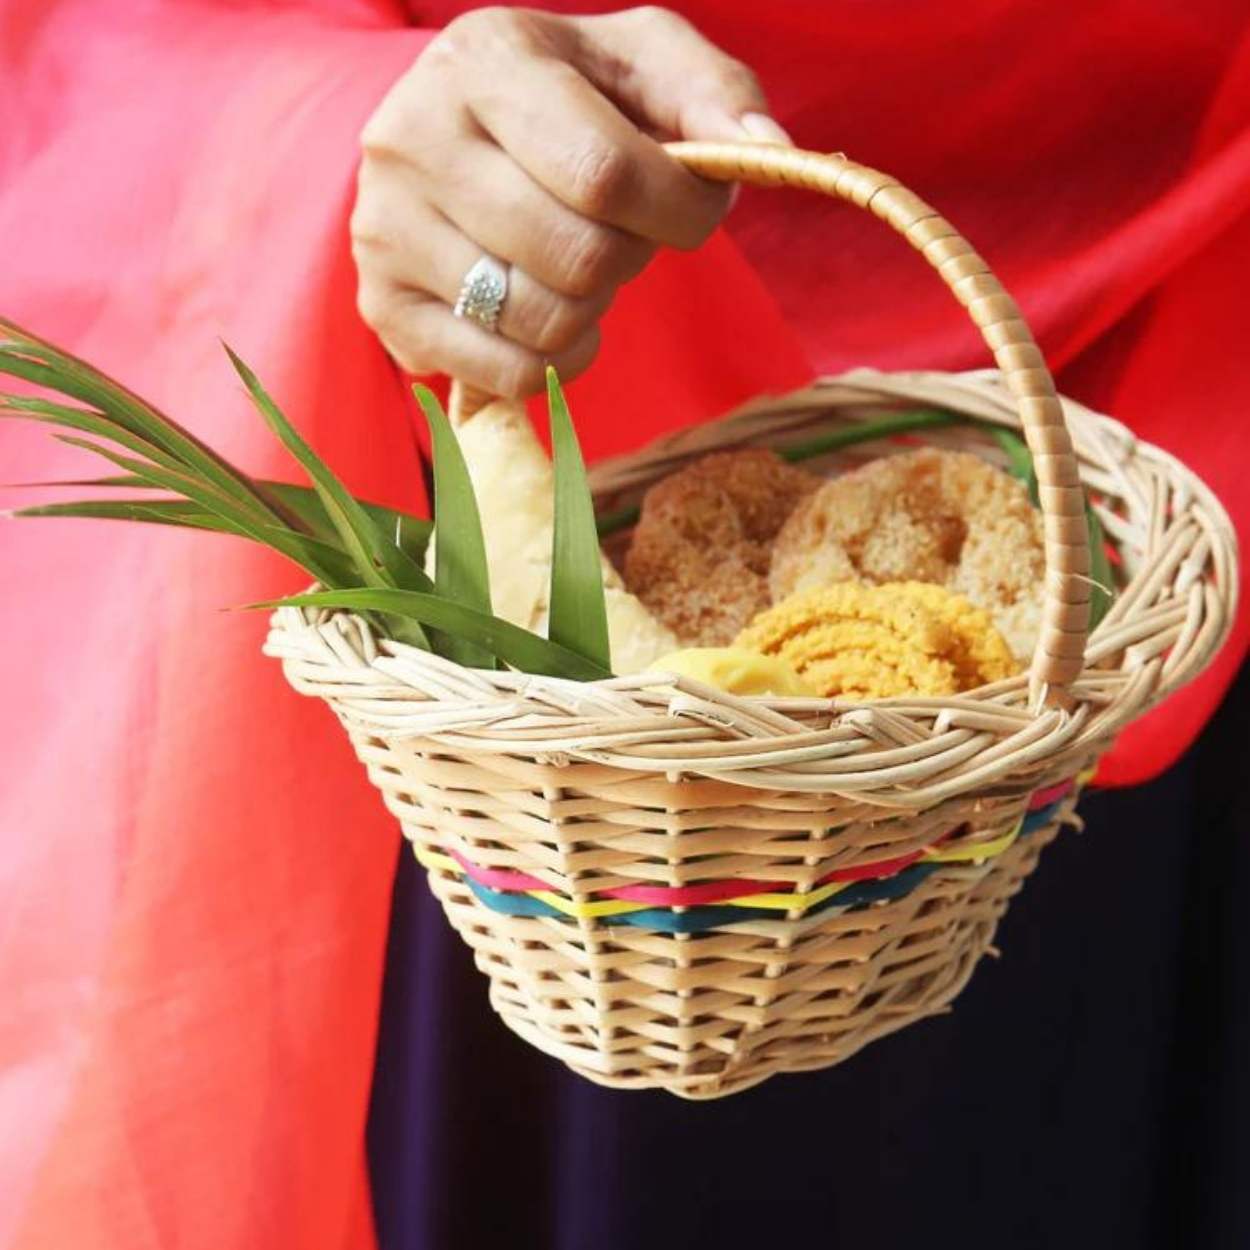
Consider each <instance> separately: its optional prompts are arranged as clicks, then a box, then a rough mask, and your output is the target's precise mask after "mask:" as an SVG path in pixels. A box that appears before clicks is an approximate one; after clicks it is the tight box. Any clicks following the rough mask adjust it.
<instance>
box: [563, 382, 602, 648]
mask: <svg viewBox="0 0 1250 1250" xmlns="http://www.w3.org/2000/svg"><path fill="white" fill-rule="evenodd" d="M547 403H548V406H549V408H550V412H551V450H552V460H553V464H554V472H555V506H554V527H553V532H552V550H551V595H550V600H549V608H548V626H547V635H548V637H549V638H550V639H551V640H552V641H553V642H556V643H558V644H559V645H560V646H562V647H566V648H567V649H568V650H570V651H575V652H577V654H578V655H582V656H585V657H586V659H588V660H589V661H590V662H591V663H593V664H595V665H596V666H598V667H600V668H603V669H610V668H611V666H612V660H611V651H610V647H609V643H608V610H607V602H606V600H605V598H604V593H603V562H602V555H601V553H600V551H599V533H598V530H597V529H596V528H595V510H594V503H593V502H592V500H591V497H590V485H589V483H588V482H587V480H586V466H585V463H584V462H583V460H582V452H581V448H580V447H579V446H578V443H577V435H576V434H575V433H574V432H573V422H572V419H571V418H570V417H569V409H568V404H567V403H565V400H564V392H563V391H562V390H561V389H560V380H559V378H558V377H557V376H556V371H555V370H554V369H552V368H550V367H548V369H547Z"/></svg>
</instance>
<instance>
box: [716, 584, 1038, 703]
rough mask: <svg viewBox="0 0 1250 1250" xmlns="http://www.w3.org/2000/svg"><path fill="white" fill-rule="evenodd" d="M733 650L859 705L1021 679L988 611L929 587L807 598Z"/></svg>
mask: <svg viewBox="0 0 1250 1250" xmlns="http://www.w3.org/2000/svg"><path fill="white" fill-rule="evenodd" d="M734 645H735V647H740V648H745V649H746V650H748V651H759V652H761V653H762V654H764V655H769V656H775V657H777V658H778V659H781V660H784V661H786V662H788V663H789V664H790V665H792V666H793V668H794V669H795V670H796V671H797V672H798V673H799V675H800V676H801V677H802V678H803V680H804V681H805V682H806V683H807V684H808V685H809V686H812V687H814V688H815V689H816V690H817V691H818V693H820V694H823V695H829V696H840V697H844V698H850V699H884V698H890V697H894V696H899V695H908V694H922V695H945V694H955V693H958V692H959V691H961V690H971V689H973V688H974V687H976V686H981V685H984V684H986V683H987V682H991V681H998V680H1001V679H1002V678H1004V677H1010V676H1012V675H1013V674H1014V673H1016V672H1018V671H1019V664H1018V663H1017V661H1016V660H1015V658H1014V656H1013V655H1012V654H1011V650H1010V648H1009V647H1008V646H1007V644H1006V643H1005V642H1004V641H1003V638H1002V635H1001V634H999V632H998V631H997V630H996V629H995V628H994V624H993V622H992V621H991V620H990V617H989V614H988V613H986V612H985V611H983V610H982V609H980V608H976V607H974V606H973V605H972V604H971V603H969V602H968V600H967V599H965V598H963V596H962V595H957V594H954V593H953V592H952V591H949V590H947V589H946V588H945V587H942V586H934V585H930V584H927V583H924V582H887V583H885V584H884V585H881V586H864V585H862V584H859V583H855V582H842V583H839V584H838V585H835V586H828V587H825V588H823V589H817V590H809V591H801V592H800V593H798V594H796V595H791V596H790V597H789V598H788V599H785V600H783V601H782V602H781V603H779V604H776V605H775V606H774V607H772V608H769V609H768V610H767V611H765V612H762V613H760V615H759V616H757V617H756V618H755V619H754V620H753V621H752V622H751V624H750V625H748V626H747V628H746V629H744V630H743V631H742V633H741V634H739V635H738V638H737V640H736V641H735V643H734Z"/></svg>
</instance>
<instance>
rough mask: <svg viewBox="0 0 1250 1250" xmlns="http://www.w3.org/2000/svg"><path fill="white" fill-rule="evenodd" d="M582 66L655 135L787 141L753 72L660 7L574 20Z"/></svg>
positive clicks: (598, 85)
mask: <svg viewBox="0 0 1250 1250" xmlns="http://www.w3.org/2000/svg"><path fill="white" fill-rule="evenodd" d="M574 24H575V26H576V28H577V33H578V41H577V42H578V62H579V68H580V69H581V70H582V72H583V73H584V74H585V75H586V76H587V77H588V78H589V79H590V80H591V81H592V82H594V84H595V85H596V86H597V87H598V88H599V89H600V90H601V91H602V92H604V94H605V95H608V96H609V97H610V98H611V99H612V100H613V101H614V103H616V104H617V105H618V106H619V107H620V108H621V109H622V110H623V111H624V112H626V113H627V114H629V116H630V117H631V118H632V119H633V120H634V121H635V122H636V123H638V124H639V125H640V126H641V127H642V128H643V129H646V130H649V131H652V132H659V134H660V136H661V137H665V138H676V139H708V140H725V141H731V142H733V141H738V142H741V141H743V140H746V141H749V142H750V141H753V142H764V143H784V144H791V142H792V141H791V139H790V136H789V135H788V134H786V132H785V130H784V129H782V127H781V126H780V125H779V124H778V123H777V122H776V121H775V120H774V119H773V118H772V116H771V115H770V114H769V111H768V101H767V100H766V99H765V97H764V92H763V89H762V88H761V87H760V84H759V80H758V79H757V78H756V77H755V75H754V73H752V72H751V70H750V69H749V68H748V67H747V66H746V65H744V64H743V63H742V62H741V61H738V60H735V59H734V58H733V57H731V56H730V55H729V54H728V53H726V52H722V51H721V50H720V49H719V48H718V47H717V46H716V45H715V44H713V43H711V42H710V41H709V40H707V39H705V38H704V37H703V36H702V35H701V34H700V33H699V32H698V31H697V30H696V29H695V28H694V27H693V26H692V25H691V24H690V23H689V22H688V21H686V19H685V18H683V17H680V16H678V15H677V14H676V13H672V12H670V11H669V10H667V9H660V8H650V7H648V8H642V9H629V10H626V11H625V12H623V13H612V14H608V15H606V16H603V17H588V18H578V19H574Z"/></svg>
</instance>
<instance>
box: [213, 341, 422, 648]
mask: <svg viewBox="0 0 1250 1250" xmlns="http://www.w3.org/2000/svg"><path fill="white" fill-rule="evenodd" d="M226 352H227V354H228V355H229V357H230V362H231V364H233V365H234V368H235V371H236V372H237V373H238V375H239V377H240V378H242V379H243V385H244V386H246V387H247V390H248V393H249V394H250V395H251V397H252V402H253V403H254V404H255V405H256V408H257V410H258V411H259V412H260V414H261V416H262V417H263V418H264V419H265V422H266V424H267V425H268V426H269V428H270V429H271V430H273V432H274V433H275V434H276V435H277V436H278V438H279V439H280V440H281V441H282V444H283V446H285V447H286V449H287V450H288V451H289V452H290V453H291V454H292V455H293V456H294V457H295V458H296V459H297V460H298V461H299V462H300V464H301V465H302V466H303V467H304V469H305V471H306V472H307V473H308V476H309V477H310V478H311V479H312V483H313V487H314V489H315V490H316V492H317V494H318V495H319V496H320V498H321V502H322V504H323V505H324V507H325V510H326V514H327V516H328V517H329V518H330V521H331V523H332V524H333V525H334V528H335V530H337V531H338V535H339V538H340V540H341V541H342V544H343V549H344V550H345V551H346V552H347V554H348V555H349V556H350V557H351V559H352V560H353V562H354V563H355V565H356V568H357V570H358V571H359V573H360V576H361V579H362V580H363V581H365V582H367V583H368V584H369V585H371V586H376V587H379V588H383V589H385V588H402V589H408V590H421V591H427V590H430V589H432V586H431V583H430V579H429V578H428V577H426V575H425V572H424V570H423V569H422V568H421V567H420V566H419V565H417V564H416V563H415V562H414V561H413V560H411V559H410V558H409V557H408V555H407V554H406V553H405V552H404V551H403V550H402V549H401V548H400V546H399V545H398V543H396V541H395V540H394V538H392V537H391V536H390V535H389V534H387V533H386V532H385V531H384V530H383V529H382V528H381V527H380V526H378V525H377V524H376V523H375V522H374V520H373V519H372V518H371V517H370V516H369V514H368V513H367V512H366V511H365V510H364V509H363V508H362V507H361V506H360V504H358V503H357V502H356V500H355V499H353V498H352V496H351V495H350V494H349V493H348V491H347V488H346V487H345V486H344V485H343V484H342V482H340V481H339V479H338V478H337V477H335V475H334V474H333V473H332V472H331V470H330V469H329V467H328V466H327V465H326V464H325V462H324V461H323V460H322V459H321V457H320V456H318V455H317V453H316V452H315V451H313V449H312V448H311V447H310V446H309V445H308V444H307V443H306V442H305V441H304V439H303V438H302V437H301V436H300V434H299V432H298V431H297V430H296V429H295V427H294V426H293V425H292V424H291V423H290V422H289V421H288V420H287V419H286V417H285V416H284V415H283V414H282V412H281V410H280V409H279V408H278V406H277V404H275V403H274V402H273V400H272V399H271V398H270V397H269V395H268V393H267V392H266V391H265V388H264V387H263V386H261V384H260V380H259V379H258V378H257V377H256V375H255V374H254V373H253V372H252V371H251V369H249V368H248V367H247V365H246V364H244V363H243V361H242V360H241V359H240V358H239V357H238V356H237V355H235V353H234V352H233V351H231V350H230V348H229V347H227V348H226ZM394 631H395V637H396V638H398V639H399V640H400V641H401V642H408V643H411V644H412V645H413V646H418V647H426V648H428V647H429V639H428V638H427V637H426V634H425V631H424V630H423V629H422V628H421V626H420V625H419V624H417V623H416V622H415V621H414V620H411V619H407V618H399V619H397V620H396V621H395V622H394Z"/></svg>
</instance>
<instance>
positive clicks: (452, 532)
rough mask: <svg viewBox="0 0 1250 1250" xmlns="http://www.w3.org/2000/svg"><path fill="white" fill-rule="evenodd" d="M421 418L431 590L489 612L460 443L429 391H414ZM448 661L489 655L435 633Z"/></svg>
mask: <svg viewBox="0 0 1250 1250" xmlns="http://www.w3.org/2000/svg"><path fill="white" fill-rule="evenodd" d="M412 389H413V394H414V395H416V397H417V401H418V402H419V403H420V405H421V410H422V411H423V412H424V413H425V419H426V421H427V423H428V424H429V427H430V441H431V445H432V446H433V449H434V516H435V518H436V526H435V531H434V587H435V589H436V590H437V591H438V593H439V594H440V595H443V596H445V597H446V598H448V599H452V600H454V601H455V602H457V603H463V604H464V605H465V607H468V608H474V609H475V610H477V611H479V612H485V613H490V610H491V603H490V572H489V570H488V569H487V565H486V543H485V542H484V540H483V538H482V518H481V515H480V514H479V512H478V507H477V497H476V496H475V495H474V493H473V483H472V481H471V480H470V478H469V470H468V467H467V466H466V465H465V462H464V454H463V453H462V452H461V450H460V443H459V441H458V440H457V438H456V436H455V434H454V433H453V431H452V428H451V423H450V422H449V421H448V420H447V414H446V413H445V412H444V411H443V409H442V405H441V404H440V403H439V402H438V399H437V398H436V397H435V395H434V392H433V391H431V390H430V389H429V387H426V386H414V387H413V388H412ZM432 641H433V643H434V645H435V647H436V649H437V650H438V651H440V652H441V653H442V654H443V655H446V656H447V658H448V659H449V660H455V661H456V662H457V663H459V664H466V665H468V666H469V667H470V668H484V667H487V666H489V665H490V663H491V658H492V657H491V652H490V651H489V650H486V649H484V648H482V647H480V646H478V645H477V644H476V643H474V642H470V641H469V640H468V639H465V638H457V637H455V636H454V635H450V634H439V635H437V636H436V637H435V638H434V639H432Z"/></svg>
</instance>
